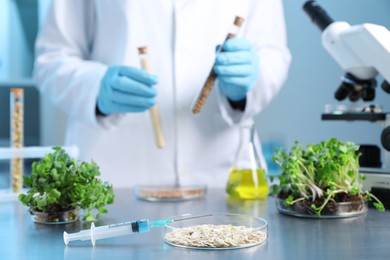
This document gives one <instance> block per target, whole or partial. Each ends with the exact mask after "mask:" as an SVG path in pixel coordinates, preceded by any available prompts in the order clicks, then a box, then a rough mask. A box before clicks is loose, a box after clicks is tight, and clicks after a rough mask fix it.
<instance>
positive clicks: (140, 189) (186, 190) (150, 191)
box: [134, 185, 207, 201]
mask: <svg viewBox="0 0 390 260" xmlns="http://www.w3.org/2000/svg"><path fill="white" fill-rule="evenodd" d="M206 191H207V186H205V185H193V186H169V185H166V186H157V185H145V186H135V187H134V194H135V196H136V197H137V198H138V199H141V200H147V201H183V200H192V199H199V198H203V197H204V196H205V195H206Z"/></svg>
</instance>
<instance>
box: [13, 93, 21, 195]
mask: <svg viewBox="0 0 390 260" xmlns="http://www.w3.org/2000/svg"><path fill="white" fill-rule="evenodd" d="M10 105H11V107H10V114H11V122H10V123H11V124H10V129H11V147H12V148H22V147H23V129H24V127H23V107H24V89H22V88H11V92H10ZM22 185H23V159H22V158H17V157H15V158H12V159H11V186H12V191H13V192H20V190H21V189H22Z"/></svg>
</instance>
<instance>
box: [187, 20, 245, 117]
mask: <svg viewBox="0 0 390 260" xmlns="http://www.w3.org/2000/svg"><path fill="white" fill-rule="evenodd" d="M243 23H244V18H241V17H239V16H236V18H235V20H234V24H233V26H232V28H231V30H230V32H229V33H228V35H227V36H226V39H225V41H224V42H223V44H224V43H225V42H226V40H228V39H231V38H233V37H235V36H236V35H237V33H238V32H239V30H240V28H241V25H242V24H243ZM223 44H222V46H223ZM222 46H221V48H220V50H219V51H223V48H222ZM216 78H217V74H215V72H214V65H213V67H212V68H211V71H210V73H209V76H208V77H207V80H206V82H205V83H204V85H203V88H202V90H201V92H200V94H199V96H198V98H197V100H196V102H195V104H194V106H193V108H192V113H194V114H199V113H200V112H201V110H202V108H203V106H204V104H205V103H206V99H207V97H208V96H209V94H210V92H211V89H212V88H213V86H214V82H215V79H216Z"/></svg>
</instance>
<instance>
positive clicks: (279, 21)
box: [218, 0, 291, 125]
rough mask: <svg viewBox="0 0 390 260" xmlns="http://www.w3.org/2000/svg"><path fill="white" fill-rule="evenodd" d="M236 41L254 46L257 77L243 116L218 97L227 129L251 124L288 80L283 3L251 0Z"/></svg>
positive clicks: (274, 0)
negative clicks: (257, 58) (257, 63)
mask: <svg viewBox="0 0 390 260" xmlns="http://www.w3.org/2000/svg"><path fill="white" fill-rule="evenodd" d="M238 37H245V38H247V39H248V40H250V41H251V42H252V43H253V44H254V45H255V47H256V49H257V52H258V56H259V64H260V66H259V77H258V80H257V82H256V85H255V86H254V87H253V89H252V90H251V91H250V92H249V93H248V94H247V100H246V107H245V110H244V111H243V112H241V111H237V110H233V109H232V108H231V107H230V105H229V103H228V102H227V100H226V98H225V97H224V96H222V95H221V94H219V95H218V96H219V105H220V110H221V113H222V117H223V118H224V119H225V121H226V122H227V123H228V124H229V125H234V124H244V123H245V122H251V121H252V119H253V117H254V116H256V114H258V113H259V112H261V111H262V110H263V109H264V108H265V107H266V106H267V105H268V104H269V103H270V102H271V100H272V99H273V98H274V97H275V96H276V95H277V94H278V92H279V91H280V89H281V87H282V86H283V84H284V82H285V80H286V79H287V75H288V69H289V66H290V62H291V54H290V52H289V49H288V47H287V40H286V29H285V21H284V11H283V5H282V1H281V0H272V1H267V0H253V1H252V6H251V8H250V10H248V16H247V19H246V22H245V26H244V27H243V28H242V30H241V32H240V34H239V35H238Z"/></svg>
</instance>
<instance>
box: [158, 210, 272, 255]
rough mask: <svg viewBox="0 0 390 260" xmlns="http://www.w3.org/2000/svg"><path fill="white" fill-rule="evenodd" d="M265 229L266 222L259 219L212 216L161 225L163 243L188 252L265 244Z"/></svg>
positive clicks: (237, 215) (253, 217)
mask: <svg viewBox="0 0 390 260" xmlns="http://www.w3.org/2000/svg"><path fill="white" fill-rule="evenodd" d="M267 228H268V223H267V221H266V220H265V219H262V218H259V217H255V216H248V215H243V214H233V213H213V214H210V215H209V216H205V217H201V218H194V219H189V220H186V221H180V222H173V223H171V224H168V225H166V226H164V229H163V240H164V242H165V243H167V244H169V245H171V246H176V247H182V248H190V249H200V250H228V249H240V248H247V247H254V246H258V245H261V244H263V243H265V242H266V240H267V237H268V230H267Z"/></svg>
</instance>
